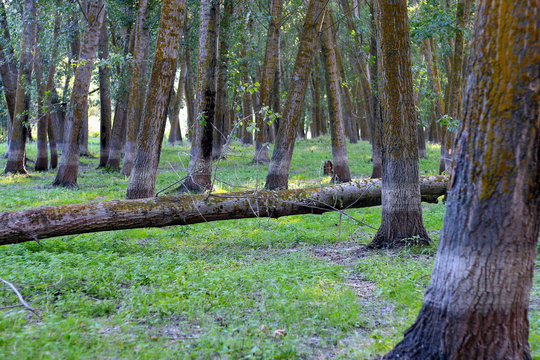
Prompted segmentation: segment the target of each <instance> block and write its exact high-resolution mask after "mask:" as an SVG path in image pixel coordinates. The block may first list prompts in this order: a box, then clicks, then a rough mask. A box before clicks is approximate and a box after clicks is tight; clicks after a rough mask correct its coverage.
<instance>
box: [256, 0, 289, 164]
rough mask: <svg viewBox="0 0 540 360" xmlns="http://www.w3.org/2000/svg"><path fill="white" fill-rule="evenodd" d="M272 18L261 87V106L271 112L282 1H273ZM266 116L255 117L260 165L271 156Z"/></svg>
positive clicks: (271, 4) (258, 114)
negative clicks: (266, 130)
mask: <svg viewBox="0 0 540 360" xmlns="http://www.w3.org/2000/svg"><path fill="white" fill-rule="evenodd" d="M269 5H270V17H269V21H268V31H267V36H266V51H265V55H264V65H263V71H262V77H261V86H260V100H261V101H260V106H261V107H262V108H264V107H268V109H269V110H270V105H271V104H270V94H271V91H272V88H273V82H274V77H275V73H276V68H277V66H278V54H279V27H280V23H281V10H282V4H281V0H271V1H269ZM265 118H266V116H265V114H264V113H260V112H258V113H257V114H256V116H255V119H256V130H255V156H254V158H253V161H255V162H260V163H268V162H269V161H270V154H269V151H268V144H267V143H268V137H267V136H266V133H265V128H266V126H267V125H266V119H265Z"/></svg>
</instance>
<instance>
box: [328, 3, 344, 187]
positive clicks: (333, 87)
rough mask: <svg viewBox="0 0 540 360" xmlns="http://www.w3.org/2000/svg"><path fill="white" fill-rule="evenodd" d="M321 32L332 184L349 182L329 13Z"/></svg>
mask: <svg viewBox="0 0 540 360" xmlns="http://www.w3.org/2000/svg"><path fill="white" fill-rule="evenodd" d="M322 28H323V31H322V36H321V39H322V41H321V56H322V59H323V61H322V63H323V64H324V65H325V66H324V71H325V76H326V93H327V98H328V114H329V115H330V116H329V117H330V136H331V140H332V160H333V164H334V171H333V176H332V181H333V182H338V183H339V182H347V181H351V173H350V170H349V159H348V156H347V142H346V140H345V130H344V126H343V121H344V119H343V112H342V107H341V93H340V84H341V81H340V76H339V75H340V74H339V71H338V66H337V63H338V60H337V59H336V51H335V44H334V41H333V40H334V36H333V34H332V22H331V15H330V11H329V10H328V13H327V14H326V16H325V17H324V21H323V27H322Z"/></svg>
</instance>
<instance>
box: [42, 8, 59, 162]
mask: <svg viewBox="0 0 540 360" xmlns="http://www.w3.org/2000/svg"><path fill="white" fill-rule="evenodd" d="M57 5H58V6H60V5H61V1H58V2H57ZM61 22H62V14H60V11H59V10H58V9H57V10H56V15H55V18H54V32H53V37H54V38H55V39H57V38H58V36H59V35H60V25H61ZM57 57H58V42H56V41H55V42H54V43H53V48H52V51H51V58H50V60H49V69H48V72H47V84H46V91H47V92H48V94H47V96H46V107H47V113H46V114H45V116H46V118H47V137H48V138H49V152H50V153H51V162H50V168H51V169H56V167H57V166H58V151H57V150H56V131H55V128H54V123H53V120H52V119H53V114H52V107H53V102H52V100H53V96H55V93H56V85H55V83H54V75H55V72H56V61H57ZM56 98H57V96H56ZM56 100H57V99H56ZM56 111H57V110H55V113H56ZM54 115H56V114H54Z"/></svg>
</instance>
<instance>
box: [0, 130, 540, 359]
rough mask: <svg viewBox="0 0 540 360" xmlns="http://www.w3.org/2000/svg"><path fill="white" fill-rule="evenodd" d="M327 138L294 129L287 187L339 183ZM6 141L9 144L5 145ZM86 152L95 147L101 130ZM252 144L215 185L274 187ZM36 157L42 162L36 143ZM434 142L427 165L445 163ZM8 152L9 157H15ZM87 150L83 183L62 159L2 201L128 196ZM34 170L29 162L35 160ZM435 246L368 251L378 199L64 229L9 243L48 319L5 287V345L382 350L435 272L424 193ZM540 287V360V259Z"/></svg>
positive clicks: (165, 171) (166, 177)
mask: <svg viewBox="0 0 540 360" xmlns="http://www.w3.org/2000/svg"><path fill="white" fill-rule="evenodd" d="M329 143H330V140H329V138H328V137H325V138H321V139H317V140H304V141H299V142H297V145H296V148H295V153H294V156H293V163H292V169H291V187H306V186H310V185H318V184H321V183H327V182H329V180H330V179H329V177H324V176H322V172H321V165H322V161H323V160H327V159H331V153H330V147H329ZM5 149H6V145H5V144H0V153H2V154H3V153H4V152H5ZM348 150H349V161H350V165H351V173H352V175H353V177H355V178H359V177H366V176H369V174H370V172H371V163H370V146H369V144H368V143H366V142H361V143H359V144H355V145H349V148H348ZM90 151H91V153H92V154H94V155H96V156H97V155H98V152H99V147H98V139H96V138H93V139H91V144H90ZM252 156H253V147H242V146H241V145H240V144H239V143H233V146H232V150H231V152H230V154H229V156H228V157H227V159H226V160H224V161H221V162H220V163H219V165H218V176H217V178H216V184H215V185H216V188H217V190H218V191H232V190H245V189H246V188H249V189H254V188H256V187H261V186H263V185H264V180H265V176H266V171H267V166H258V165H255V164H252V163H251V159H252ZM28 157H29V158H30V159H35V144H31V145H30V146H29V153H28ZM188 158H189V152H188V149H187V148H186V147H185V146H183V145H179V146H175V147H167V146H164V151H163V155H162V160H161V164H160V175H159V177H158V184H157V188H158V189H163V188H165V187H167V186H169V185H171V184H173V183H174V182H176V181H178V180H179V179H180V178H181V177H182V176H184V174H185V171H184V167H185V166H187V162H188ZM438 158H439V149H438V147H436V146H432V145H429V147H428V159H422V160H421V161H420V169H421V171H420V173H421V174H433V173H436V172H437V169H438ZM5 161H6V160H5V159H0V168H1V169H3V168H4V167H5ZM97 163H98V159H96V158H94V159H89V158H83V159H82V166H81V169H80V174H79V186H80V188H79V189H78V190H66V189H58V188H53V187H51V185H50V184H51V183H52V181H53V179H54V176H55V174H56V172H55V171H49V172H45V173H34V172H32V174H31V176H30V177H22V176H12V175H7V176H5V175H4V176H1V177H0V211H7V210H19V209H27V208H32V207H37V206H44V205H56V204H66V203H78V202H89V201H104V200H113V199H123V198H124V196H125V191H126V187H127V182H128V181H127V178H124V177H123V176H120V175H119V174H117V173H112V172H107V171H104V170H95V168H96V166H97ZM29 167H30V166H29ZM423 211H424V223H425V225H426V228H427V230H428V232H429V234H430V235H431V237H432V239H433V240H434V242H435V245H434V246H432V247H428V248H422V249H416V248H410V249H404V250H400V251H370V252H367V251H365V250H364V246H363V245H364V244H366V243H368V242H369V241H370V239H371V237H372V236H373V234H374V233H375V231H376V228H377V227H378V226H379V223H380V212H381V210H380V207H373V208H365V209H358V210H350V211H348V214H349V215H350V216H352V217H354V218H356V219H358V220H359V221H360V222H362V223H363V224H364V225H359V223H358V222H356V221H352V220H350V219H348V218H347V217H343V218H342V221H340V216H339V214H337V213H327V214H324V215H302V216H291V217H285V218H280V219H277V220H276V219H246V220H232V221H220V222H214V223H208V224H198V225H191V226H182V227H180V226H178V227H169V228H164V229H135V230H124V231H114V232H107V233H96V234H85V235H74V236H64V237H60V238H53V239H48V240H42V241H41V245H38V244H37V243H25V244H19V245H11V246H4V247H0V264H1V266H0V277H1V278H3V279H6V280H8V281H10V282H12V283H13V284H15V285H16V287H17V288H18V289H19V291H20V292H21V293H22V295H23V296H24V297H25V299H26V300H27V301H29V302H30V303H31V305H32V306H33V307H35V308H36V309H38V310H39V311H40V312H41V318H39V319H38V318H37V317H36V316H33V315H32V314H30V313H28V312H27V311H26V310H25V309H24V308H21V307H14V308H7V309H6V308H5V307H9V306H12V305H17V304H18V300H17V298H16V296H15V295H14V293H13V292H12V291H11V290H10V289H9V288H7V287H6V286H3V284H1V286H0V307H2V308H4V309H2V310H0V358H2V359H8V358H14V359H60V358H62V359H95V358H100V359H122V358H140V359H148V358H151V359H157V358H159V359H190V358H193V359H210V358H219V359H240V358H242V359H260V358H264V359H295V358H306V359H327V358H336V359H370V358H375V357H376V354H383V353H384V352H386V351H388V350H389V349H391V348H392V346H393V345H394V344H395V343H396V342H397V341H399V340H400V339H401V338H402V333H403V331H404V330H405V329H406V328H407V327H408V326H409V325H410V324H412V322H413V321H414V319H415V317H416V314H417V313H418V310H419V309H420V306H421V304H422V297H423V293H424V291H425V288H426V286H427V285H428V283H429V279H430V273H431V268H432V265H433V259H434V255H435V252H436V244H437V242H438V240H439V234H440V230H441V227H442V219H443V215H444V205H442V204H435V205H434V204H423ZM538 259H539V258H537V265H536V273H535V278H534V286H533V292H532V295H531V307H530V310H531V311H530V323H531V335H530V341H531V346H532V349H533V357H534V358H535V359H540V276H539V271H540V260H538Z"/></svg>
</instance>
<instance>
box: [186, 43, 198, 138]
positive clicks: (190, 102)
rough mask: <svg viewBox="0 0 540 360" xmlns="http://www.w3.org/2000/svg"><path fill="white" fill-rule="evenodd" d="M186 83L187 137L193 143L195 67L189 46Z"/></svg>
mask: <svg viewBox="0 0 540 360" xmlns="http://www.w3.org/2000/svg"><path fill="white" fill-rule="evenodd" d="M186 51H187V52H186V53H185V54H186V60H185V61H186V83H185V85H184V86H185V91H186V110H187V128H188V133H187V135H186V136H187V138H188V140H189V141H190V142H192V143H193V132H194V128H193V126H194V124H195V112H196V109H195V95H194V94H193V69H192V67H191V57H190V54H189V48H187V50H186Z"/></svg>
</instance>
